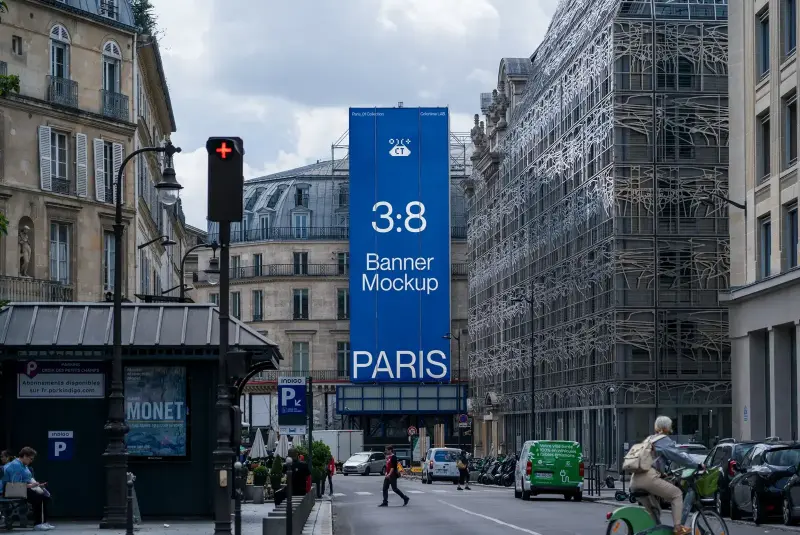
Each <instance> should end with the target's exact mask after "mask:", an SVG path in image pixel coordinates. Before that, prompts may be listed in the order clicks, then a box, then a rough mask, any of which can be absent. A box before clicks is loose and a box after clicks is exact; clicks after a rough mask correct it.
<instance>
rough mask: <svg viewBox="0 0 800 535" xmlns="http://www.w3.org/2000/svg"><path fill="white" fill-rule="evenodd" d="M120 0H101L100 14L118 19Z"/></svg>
mask: <svg viewBox="0 0 800 535" xmlns="http://www.w3.org/2000/svg"><path fill="white" fill-rule="evenodd" d="M118 2H119V0H100V14H101V15H102V16H104V17H108V18H110V19H114V20H117V19H118V18H119V5H118Z"/></svg>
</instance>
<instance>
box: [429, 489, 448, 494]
mask: <svg viewBox="0 0 800 535" xmlns="http://www.w3.org/2000/svg"><path fill="white" fill-rule="evenodd" d="M431 492H438V493H439V494H446V493H448V492H450V491H449V490H439V489H434V490H432V491H431Z"/></svg>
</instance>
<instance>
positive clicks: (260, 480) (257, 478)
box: [253, 466, 269, 487]
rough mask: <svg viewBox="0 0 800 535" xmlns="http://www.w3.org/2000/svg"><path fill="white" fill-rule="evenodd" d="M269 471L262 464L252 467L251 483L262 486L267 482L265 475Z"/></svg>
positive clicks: (266, 475)
mask: <svg viewBox="0 0 800 535" xmlns="http://www.w3.org/2000/svg"><path fill="white" fill-rule="evenodd" d="M268 475H269V473H268V472H267V469H266V468H265V467H263V466H257V467H256V468H255V469H253V485H254V486H256V487H263V486H264V485H266V484H267V477H268Z"/></svg>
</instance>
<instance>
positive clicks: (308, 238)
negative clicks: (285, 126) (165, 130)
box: [192, 133, 470, 446]
mask: <svg viewBox="0 0 800 535" xmlns="http://www.w3.org/2000/svg"><path fill="white" fill-rule="evenodd" d="M468 139H469V138H468V137H467V136H466V135H464V134H455V133H454V134H451V180H452V188H451V214H452V222H451V224H452V234H451V236H452V249H451V251H452V254H451V261H452V287H451V288H452V291H451V303H452V308H451V318H452V332H453V334H455V335H456V336H457V337H458V334H457V333H459V332H462V331H463V332H465V331H466V327H467V321H466V320H467V281H466V274H467V265H466V262H467V259H466V241H465V238H466V227H465V223H466V219H465V208H464V198H463V190H462V188H461V183H462V182H463V180H464V178H465V177H466V175H467V174H468V172H469V169H468V167H469V164H470V162H469V155H468V150H469V147H468V145H469V142H468ZM345 149H346V147H345V146H343V145H341V144H339V145H338V146H337V150H345ZM244 203H245V219H244V220H243V221H242V222H241V223H234V224H233V225H232V231H231V232H232V245H231V289H230V310H231V314H232V315H233V316H234V317H236V318H238V319H240V320H241V321H244V322H246V323H247V325H248V326H250V327H251V328H253V329H256V330H257V331H258V332H259V333H261V334H263V335H265V336H269V337H270V339H271V340H274V341H275V342H276V343H277V344H278V346H279V347H280V348H281V351H282V353H283V354H284V357H285V360H284V361H283V362H282V363H281V371H280V372H279V373H275V372H269V373H266V374H262V375H261V376H260V377H257V378H255V380H253V381H251V383H250V384H249V385H248V386H247V389H246V391H247V392H248V394H250V395H249V396H248V398H247V400H248V401H247V403H246V406H245V407H243V411H244V412H245V414H246V418H247V419H248V421H250V422H251V423H252V424H253V425H254V426H268V425H276V422H275V419H276V418H277V406H276V405H275V404H274V403H273V402H272V401H271V399H272V396H273V394H274V392H275V391H276V388H275V383H276V379H277V376H278V375H279V374H295V375H300V376H306V375H311V376H312V378H313V380H314V384H315V385H316V386H315V398H314V399H315V422H316V424H315V425H316V426H317V428H318V429H324V428H331V429H332V428H356V429H364V430H365V435H366V437H365V443H366V444H373V446H377V445H378V444H381V443H392V442H394V443H396V444H397V443H402V442H407V436H406V429H407V428H408V426H409V425H425V426H428V425H430V427H431V429H430V431H431V433H432V431H433V427H432V426H433V423H438V421H437V422H434V420H435V417H433V416H431V417H430V418H426V419H424V422H423V423H420V422H421V421H422V420H418V419H416V418H417V416H416V415H414V416H385V417H381V416H379V415H374V414H372V415H363V416H350V417H344V418H342V417H341V416H339V415H337V411H336V410H335V407H336V386H338V385H346V384H348V383H349V369H348V366H349V359H350V342H349V339H350V322H349V317H350V299H349V289H348V286H349V279H348V277H349V266H350V259H349V252H348V251H349V241H348V240H349V221H348V218H349V194H348V159H347V157H346V156H344V157H341V158H335V159H333V160H328V161H321V162H317V163H315V164H311V165H308V166H305V167H301V168H298V169H292V170H288V171H285V172H281V173H277V174H274V175H270V176H265V177H262V178H256V179H252V180H248V181H246V182H245V192H244ZM216 232H217V230H216V224H213V223H211V224H209V234H208V238H207V240H208V242H212V241H216V240H217V234H216ZM212 254H214V253H213V252H212V251H211V250H210V249H200V250H198V251H197V256H198V261H197V266H198V270H199V273H198V276H197V277H196V278H197V279H198V281H197V282H194V283H193V285H194V287H195V290H194V291H193V292H192V296H193V298H194V300H195V301H197V302H208V301H212V302H215V303H217V302H218V300H219V294H218V289H216V288H215V287H214V286H210V285H209V284H208V283H207V282H205V280H206V276H205V274H204V273H203V271H202V270H204V269H205V268H206V267H207V266H208V261H209V258H210V257H211V255H212ZM444 334H446V333H442V335H444ZM466 343H467V335H466V334H464V335H463V336H461V352H459V350H458V342H457V341H456V340H455V339H454V340H453V349H452V359H453V371H452V377H453V381H454V382H461V383H466V381H467V369H466V368H467V365H466V364H467V361H466V347H467V346H466ZM459 354H460V355H461V359H462V360H461V362H460V363H459V361H458V358H459ZM459 369H460V370H461V371H460V372H459ZM259 396H261V397H262V398H264V399H260V400H259V399H258V397H259ZM252 404H259V406H260V407H261V410H262V413H263V417H260V416H258V415H256V416H255V417H253V416H252V414H250V413H251V412H252V410H253V409H252V408H251V407H253V405H252ZM256 412H258V409H256ZM452 416H453V415H452V414H450V415H447V417H446V418H445V417H443V416H439V418H442V419H443V420H447V422H448V424H447V425H448V429H449V430H450V431H451V433H450V436H451V437H452V436H453V435H454V434H455V433H453V432H452V429H454V426H452V425H450V424H451V423H452V421H453V418H452ZM409 418H414V419H413V420H409ZM420 418H422V417H420ZM379 435H380V436H379ZM371 441H372V442H371ZM465 443H467V444H468V443H469V441H468V440H467V439H465Z"/></svg>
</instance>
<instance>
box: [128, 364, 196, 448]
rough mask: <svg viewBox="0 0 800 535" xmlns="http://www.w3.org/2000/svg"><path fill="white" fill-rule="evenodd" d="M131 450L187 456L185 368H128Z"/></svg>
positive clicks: (129, 443)
mask: <svg viewBox="0 0 800 535" xmlns="http://www.w3.org/2000/svg"><path fill="white" fill-rule="evenodd" d="M125 405H126V418H125V419H126V422H127V423H128V427H129V428H130V430H129V431H128V435H127V437H126V443H127V445H128V454H129V455H133V456H137V457H185V456H186V454H187V452H186V439H187V437H186V417H187V410H188V408H187V406H186V368H185V367H183V366H127V367H126V368H125Z"/></svg>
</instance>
